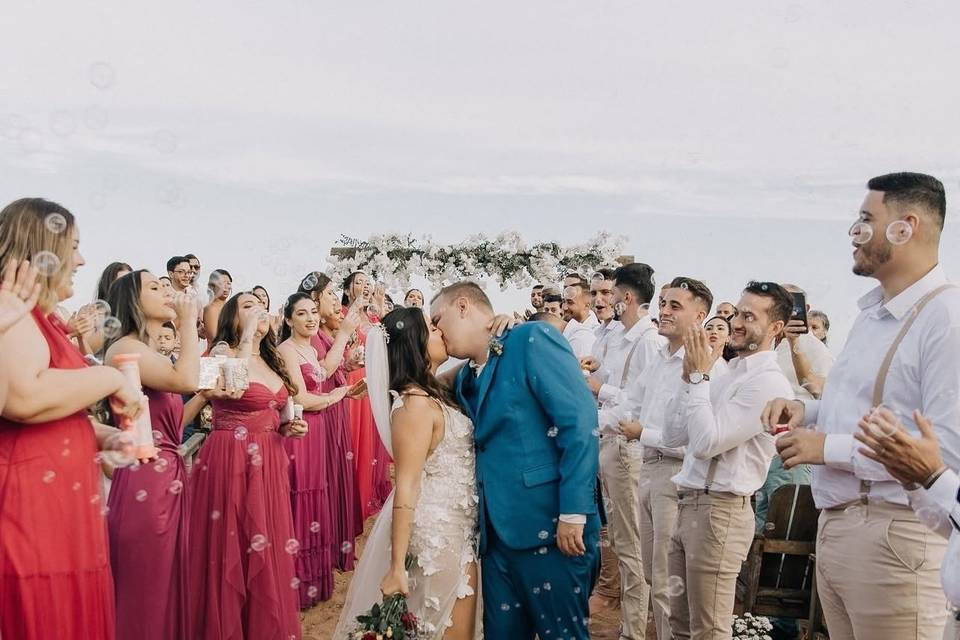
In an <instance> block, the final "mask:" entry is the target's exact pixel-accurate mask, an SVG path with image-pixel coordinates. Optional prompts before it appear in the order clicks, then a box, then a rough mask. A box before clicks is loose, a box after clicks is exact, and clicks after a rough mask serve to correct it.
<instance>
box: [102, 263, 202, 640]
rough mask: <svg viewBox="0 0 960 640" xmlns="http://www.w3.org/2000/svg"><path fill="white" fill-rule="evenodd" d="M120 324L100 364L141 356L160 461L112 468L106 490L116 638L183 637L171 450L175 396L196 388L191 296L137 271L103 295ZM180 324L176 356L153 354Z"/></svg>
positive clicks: (176, 435)
mask: <svg viewBox="0 0 960 640" xmlns="http://www.w3.org/2000/svg"><path fill="white" fill-rule="evenodd" d="M107 302H108V303H109V304H110V308H111V309H113V310H114V313H115V314H116V316H117V319H119V320H120V327H121V328H120V331H119V333H118V337H117V338H115V339H114V340H113V341H110V340H108V341H107V344H106V347H107V350H106V357H105V361H106V362H107V363H108V364H111V365H113V366H116V364H115V361H116V358H117V356H120V355H128V354H136V355H138V356H139V366H140V380H141V382H142V383H143V391H144V393H145V394H146V395H147V398H148V399H149V401H150V423H151V424H152V425H153V431H154V438H155V442H156V445H157V447H158V449H159V456H158V457H157V458H156V459H154V460H152V461H150V462H149V463H147V464H145V465H141V466H139V467H133V468H127V469H117V470H116V471H115V472H114V474H113V485H112V487H111V489H110V500H109V503H108V504H109V507H110V513H109V515H108V516H107V524H108V526H109V532H110V564H111V566H112V567H113V579H114V586H115V588H116V594H117V599H116V602H117V638H118V639H119V640H128V639H129V640H165V639H167V638H184V637H187V634H186V626H185V625H186V615H187V612H186V606H187V584H186V560H187V510H186V500H185V496H184V494H183V486H184V483H185V482H186V480H187V477H186V471H185V469H184V465H183V458H181V457H180V455H179V453H178V451H177V447H178V445H179V443H180V441H181V438H182V435H183V400H182V398H181V397H180V394H188V393H193V392H195V391H196V390H197V379H198V375H199V369H200V341H199V338H198V337H197V323H196V322H194V321H193V319H194V318H196V316H197V304H196V299H195V298H194V297H193V296H189V295H184V294H177V295H176V297H175V296H174V293H173V290H172V289H166V288H164V287H163V286H161V284H160V281H159V280H158V279H157V277H156V276H154V275H153V274H151V273H150V272H149V271H145V270H140V271H134V272H132V273H129V274H127V275H125V276H123V277H121V278H120V279H119V280H117V281H116V282H115V283H114V285H113V286H112V287H110V293H109V294H108V297H107ZM172 320H177V321H178V324H179V325H180V342H181V344H180V357H179V358H178V359H177V363H176V364H173V363H172V362H171V361H170V358H167V357H164V356H162V355H160V354H159V353H157V352H156V350H155V347H156V339H157V335H158V334H159V333H160V331H161V329H162V328H163V325H164V323H166V322H169V321H172Z"/></svg>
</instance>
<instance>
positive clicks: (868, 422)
mask: <svg viewBox="0 0 960 640" xmlns="http://www.w3.org/2000/svg"><path fill="white" fill-rule="evenodd" d="M913 419H914V421H915V422H916V423H917V428H918V429H919V430H920V437H919V438H914V437H913V436H911V435H910V434H909V433H908V432H907V430H906V429H904V428H903V424H901V423H900V421H899V420H897V417H896V416H895V415H894V414H893V412H892V411H890V410H889V409H886V408H880V409H878V410H876V411H873V412H871V414H870V415H868V416H865V417H864V419H862V420H861V421H860V424H859V426H860V430H861V433H855V434H853V437H854V438H856V439H857V440H859V441H860V442H862V443H863V444H865V445H867V446H866V447H865V448H861V449H860V450H859V451H860V453H862V454H863V455H865V456H866V457H868V458H870V459H871V460H875V461H877V462H879V463H880V464H882V465H883V466H884V467H886V469H887V471H889V472H890V475H892V476H893V477H894V478H896V479H897V480H899V481H900V482H902V483H911V482H913V483H917V484H924V483H926V481H927V480H928V479H929V478H931V477H933V476H934V475H936V473H937V472H938V471H940V470H942V469H943V468H944V466H945V465H944V463H943V455H942V454H941V453H940V443H939V442H938V441H937V434H936V433H934V431H933V425H932V424H931V423H930V421H929V420H927V419H926V418H925V417H924V416H922V415H921V414H920V412H919V411H914V412H913Z"/></svg>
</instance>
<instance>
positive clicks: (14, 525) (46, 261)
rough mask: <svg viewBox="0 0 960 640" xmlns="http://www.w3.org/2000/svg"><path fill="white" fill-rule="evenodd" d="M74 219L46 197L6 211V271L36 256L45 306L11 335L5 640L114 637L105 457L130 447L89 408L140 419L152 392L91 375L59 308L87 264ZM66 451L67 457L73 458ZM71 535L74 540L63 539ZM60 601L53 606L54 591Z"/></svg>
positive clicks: (0, 257)
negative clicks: (100, 456) (100, 451)
mask: <svg viewBox="0 0 960 640" xmlns="http://www.w3.org/2000/svg"><path fill="white" fill-rule="evenodd" d="M79 243H80V236H79V230H78V228H77V224H76V220H75V219H74V217H73V215H72V214H71V213H70V212H69V211H68V210H67V209H65V208H63V207H62V206H60V205H58V204H55V203H53V202H49V201H47V200H43V199H40V198H25V199H21V200H17V201H15V202H13V203H11V204H10V205H8V206H7V207H6V208H4V209H3V211H2V212H0V264H9V263H10V261H11V260H13V261H16V262H19V261H22V260H24V259H28V258H29V259H31V260H32V263H33V265H34V266H35V267H36V268H37V269H38V270H39V271H40V275H41V279H40V284H41V291H40V294H39V297H38V304H37V307H36V308H35V309H34V310H33V311H32V313H31V314H30V315H29V316H27V315H24V316H23V317H21V318H20V319H19V320H18V321H17V322H16V323H15V324H13V325H12V326H11V327H10V328H9V329H8V330H7V332H6V333H5V334H4V335H3V336H2V337H0V353H2V354H3V360H2V362H0V368H2V369H3V373H4V375H5V376H6V378H7V380H8V395H7V400H6V403H5V406H4V407H3V417H2V419H0V467H4V468H6V469H7V472H6V473H4V474H2V475H0V495H2V496H4V499H3V501H2V503H0V636H5V637H9V638H14V637H15V638H38V639H39V638H80V637H82V638H104V639H109V638H113V624H114V623H113V618H114V605H113V586H112V581H111V578H110V568H109V565H108V556H107V541H106V536H105V528H104V526H103V521H102V520H101V519H100V509H101V508H102V506H103V505H101V504H100V502H101V493H100V479H99V473H98V467H97V466H96V465H94V464H91V461H92V460H93V458H94V454H95V452H96V449H97V447H98V445H99V446H101V447H121V448H122V447H123V446H124V444H125V443H128V442H129V440H125V439H124V438H123V437H122V436H119V435H118V434H119V432H118V431H117V430H116V429H113V428H111V427H106V426H104V425H93V426H91V424H92V423H91V420H90V419H89V418H88V416H87V408H88V407H90V406H91V405H93V404H95V403H96V402H97V401H99V400H100V399H101V398H104V397H107V396H113V405H114V409H115V411H116V412H117V413H118V414H120V415H124V416H127V417H129V418H135V417H136V416H137V415H138V413H139V412H140V410H141V404H140V397H141V394H140V390H139V389H134V388H132V387H131V386H130V385H129V383H128V382H127V381H126V379H125V378H124V376H123V374H121V373H120V372H119V371H117V370H116V369H112V368H109V367H88V366H87V365H86V363H85V362H84V360H83V356H82V355H81V354H80V352H79V351H78V350H77V349H76V347H74V346H73V344H72V343H71V342H70V341H69V339H68V338H67V335H66V331H65V326H64V325H63V323H62V322H61V321H60V320H59V318H57V317H56V316H55V315H54V314H53V311H54V309H55V308H56V306H57V304H58V303H59V302H62V301H64V300H67V299H68V298H70V297H71V296H72V295H73V292H74V290H73V276H74V273H75V272H76V270H77V269H78V268H79V267H80V266H82V265H83V264H84V260H83V256H82V255H81V254H80V251H79V249H78V247H79ZM64 452H66V453H64ZM64 527H69V531H70V535H67V536H65V535H63V531H64ZM51 593H55V594H57V599H56V603H55V606H50V605H51V603H50V600H49V598H50V594H51Z"/></svg>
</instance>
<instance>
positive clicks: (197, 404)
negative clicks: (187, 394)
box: [180, 393, 210, 427]
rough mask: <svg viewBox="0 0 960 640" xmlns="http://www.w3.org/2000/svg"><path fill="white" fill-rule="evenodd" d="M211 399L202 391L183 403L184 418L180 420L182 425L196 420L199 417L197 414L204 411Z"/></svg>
mask: <svg viewBox="0 0 960 640" xmlns="http://www.w3.org/2000/svg"><path fill="white" fill-rule="evenodd" d="M209 402H210V401H209V400H208V399H207V397H206V396H205V395H203V394H202V393H198V394H197V395H195V396H193V397H192V398H190V399H189V400H188V401H187V402H186V403H185V404H184V405H183V419H182V420H180V426H181V427H185V426H187V425H188V424H190V423H191V422H193V421H194V420H196V419H197V416H199V415H200V412H201V411H203V408H204V407H205V406H207V404H209Z"/></svg>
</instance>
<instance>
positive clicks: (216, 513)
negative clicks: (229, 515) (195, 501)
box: [210, 509, 221, 520]
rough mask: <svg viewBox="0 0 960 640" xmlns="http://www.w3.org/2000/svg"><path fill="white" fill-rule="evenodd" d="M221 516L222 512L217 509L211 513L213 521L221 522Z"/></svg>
mask: <svg viewBox="0 0 960 640" xmlns="http://www.w3.org/2000/svg"><path fill="white" fill-rule="evenodd" d="M220 515H221V514H220V512H219V511H217V510H216V509H214V510H213V511H211V512H210V519H211V520H219V519H220Z"/></svg>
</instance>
